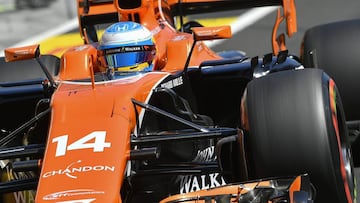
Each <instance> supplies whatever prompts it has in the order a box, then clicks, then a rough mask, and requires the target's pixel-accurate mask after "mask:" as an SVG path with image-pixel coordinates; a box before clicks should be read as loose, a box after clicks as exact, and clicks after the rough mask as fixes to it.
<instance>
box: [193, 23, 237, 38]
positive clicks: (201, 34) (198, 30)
mask: <svg viewBox="0 0 360 203" xmlns="http://www.w3.org/2000/svg"><path fill="white" fill-rule="evenodd" d="M192 31H193V33H194V40H195V41H202V40H213V39H226V38H230V37H232V34H231V27H230V26H228V25H227V26H217V27H194V28H192Z"/></svg>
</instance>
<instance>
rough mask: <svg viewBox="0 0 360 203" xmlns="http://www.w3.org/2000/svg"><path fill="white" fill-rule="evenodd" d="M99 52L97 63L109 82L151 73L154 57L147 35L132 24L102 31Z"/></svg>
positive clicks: (152, 45) (152, 47)
mask: <svg viewBox="0 0 360 203" xmlns="http://www.w3.org/2000/svg"><path fill="white" fill-rule="evenodd" d="M99 50H100V53H99V61H100V63H101V65H102V66H104V67H105V68H106V70H107V73H108V75H109V77H110V79H114V78H117V77H121V76H123V75H125V74H128V73H134V72H139V71H151V70H152V66H153V65H152V62H153V59H154V57H155V53H156V49H155V44H154V40H153V36H152V34H151V32H150V31H149V30H148V29H146V28H145V27H144V26H142V25H140V24H138V23H135V22H118V23H115V24H113V25H111V26H109V27H108V28H106V29H105V31H104V34H103V35H102V37H101V39H100V42H99Z"/></svg>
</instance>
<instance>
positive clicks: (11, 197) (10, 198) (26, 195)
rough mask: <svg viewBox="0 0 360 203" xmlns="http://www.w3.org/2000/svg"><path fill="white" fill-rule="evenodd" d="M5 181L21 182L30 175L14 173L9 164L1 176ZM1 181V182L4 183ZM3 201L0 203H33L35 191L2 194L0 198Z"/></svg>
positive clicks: (30, 175)
mask: <svg viewBox="0 0 360 203" xmlns="http://www.w3.org/2000/svg"><path fill="white" fill-rule="evenodd" d="M2 175H3V177H0V178H1V179H4V180H6V181H9V180H22V179H27V178H30V177H32V174H31V173H22V172H21V173H16V172H14V171H13V170H12V168H11V167H10V165H9V164H7V165H6V166H5V170H4V174H2ZM4 180H2V181H4ZM2 198H3V199H0V201H1V200H2V201H4V202H15V203H33V202H35V191H33V190H25V191H17V192H13V193H9V194H4V195H3V196H2Z"/></svg>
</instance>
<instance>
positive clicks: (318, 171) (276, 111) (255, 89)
mask: <svg viewBox="0 0 360 203" xmlns="http://www.w3.org/2000/svg"><path fill="white" fill-rule="evenodd" d="M245 106H246V107H245V108H246V111H247V112H246V113H247V119H246V121H247V122H248V127H249V129H248V130H249V132H248V134H247V136H246V142H245V143H246V150H247V156H248V161H249V163H248V165H249V175H250V178H263V177H274V176H288V175H299V174H303V173H308V174H309V175H310V179H311V182H312V183H313V184H314V186H315V188H316V190H317V198H316V201H315V202H342V203H343V202H354V198H355V197H354V196H355V180H354V174H353V164H352V159H351V152H350V150H349V145H348V141H347V128H346V125H345V119H344V111H343V108H342V103H341V100H340V95H339V92H338V91H337V89H336V86H335V84H334V82H333V80H332V79H331V78H330V77H329V76H328V75H326V74H325V73H324V72H323V71H322V70H320V69H303V70H292V71H283V72H279V73H274V74H270V75H268V76H266V77H263V78H259V79H255V80H253V81H251V82H250V83H249V84H248V87H247V96H246V100H245ZM246 121H245V122H246Z"/></svg>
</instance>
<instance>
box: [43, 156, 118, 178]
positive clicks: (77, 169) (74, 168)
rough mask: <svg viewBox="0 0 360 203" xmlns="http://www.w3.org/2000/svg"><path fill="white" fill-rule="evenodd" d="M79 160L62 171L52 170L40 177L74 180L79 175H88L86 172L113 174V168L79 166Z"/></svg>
mask: <svg viewBox="0 0 360 203" xmlns="http://www.w3.org/2000/svg"><path fill="white" fill-rule="evenodd" d="M81 162H82V161H81V160H78V161H76V162H73V163H71V164H69V165H68V166H66V167H65V168H64V169H58V170H52V171H48V172H45V173H44V174H43V175H42V177H43V178H49V177H53V176H57V175H66V176H67V177H69V178H73V179H76V178H78V177H77V175H78V174H81V173H88V172H104V171H108V172H114V171H115V166H106V165H80V166H79V164H80V163H81Z"/></svg>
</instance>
